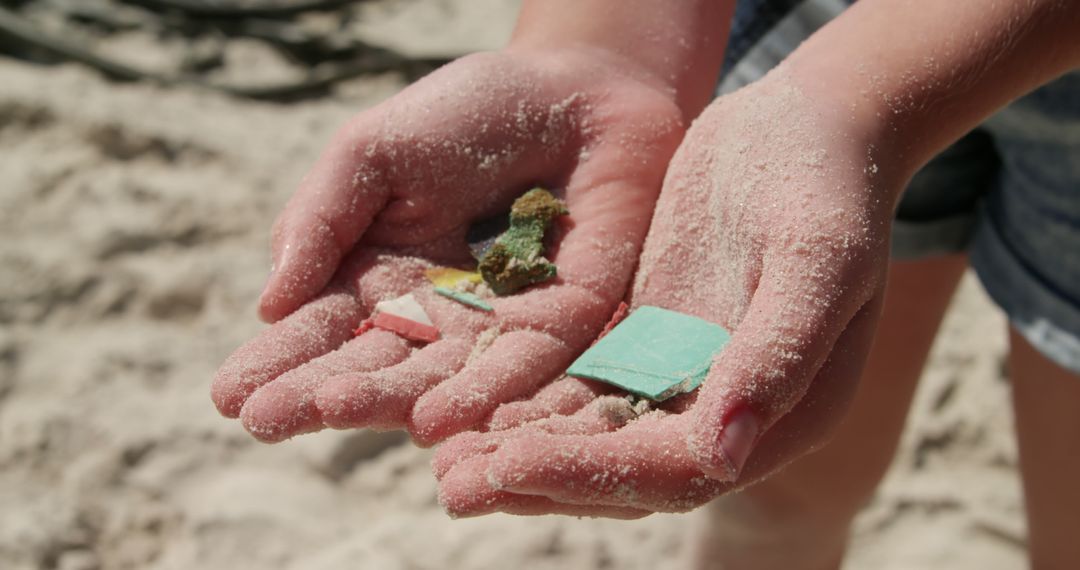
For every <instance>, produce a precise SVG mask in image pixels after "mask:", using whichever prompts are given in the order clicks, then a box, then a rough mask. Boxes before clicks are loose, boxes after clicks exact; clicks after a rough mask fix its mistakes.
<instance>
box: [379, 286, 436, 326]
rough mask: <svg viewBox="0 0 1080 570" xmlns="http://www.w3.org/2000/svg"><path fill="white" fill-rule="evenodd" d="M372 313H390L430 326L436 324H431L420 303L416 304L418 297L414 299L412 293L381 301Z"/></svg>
mask: <svg viewBox="0 0 1080 570" xmlns="http://www.w3.org/2000/svg"><path fill="white" fill-rule="evenodd" d="M372 313H373V314H381V313H389V314H391V315H397V316H399V317H401V318H404V319H409V320H410V321H416V322H418V323H422V324H425V325H428V326H432V325H434V323H432V322H431V319H429V318H428V316H427V312H426V311H424V308H423V307H421V306H420V303H418V302H416V297H413V296H412V293H408V294H406V295H402V296H400V297H398V298H396V299H390V300H389V301H379V302H378V303H375V310H374V311H372Z"/></svg>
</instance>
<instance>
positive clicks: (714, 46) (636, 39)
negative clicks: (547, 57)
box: [508, 0, 735, 122]
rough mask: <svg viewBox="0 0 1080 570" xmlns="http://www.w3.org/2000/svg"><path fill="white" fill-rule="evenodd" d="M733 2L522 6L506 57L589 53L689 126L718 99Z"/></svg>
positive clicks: (542, 2) (539, 0)
mask: <svg viewBox="0 0 1080 570" xmlns="http://www.w3.org/2000/svg"><path fill="white" fill-rule="evenodd" d="M734 7H735V1H734V0H673V1H672V2H665V3H663V6H659V5H658V4H657V3H656V2H654V1H653V0H526V1H525V3H524V4H523V6H522V10H521V14H520V16H519V19H518V23H517V26H516V28H515V30H514V34H513V37H512V39H511V42H510V45H509V46H508V49H509V50H512V51H530V52H547V53H565V52H564V50H565V51H567V52H571V53H586V54H592V55H594V56H596V57H597V58H598V59H599V60H601V61H603V62H605V63H608V64H612V65H615V66H617V67H618V68H621V69H623V70H625V72H626V73H627V74H630V75H632V76H634V77H636V78H638V79H641V80H642V81H645V82H647V83H648V84H650V85H653V86H656V87H657V88H658V89H660V90H662V91H663V92H665V93H668V94H669V96H670V98H671V99H672V100H673V101H674V102H675V103H676V104H677V105H678V106H679V108H680V110H681V111H682V113H683V116H684V119H686V120H687V122H689V120H691V119H693V118H694V117H696V116H697V115H698V113H700V112H701V110H702V109H704V107H705V106H706V105H707V104H708V102H709V101H710V100H711V98H712V96H713V93H714V91H715V86H716V81H717V77H718V76H719V72H720V65H721V63H722V62H723V54H724V47H725V45H726V44H727V37H728V30H729V28H730V24H731V17H732V15H733V13H734Z"/></svg>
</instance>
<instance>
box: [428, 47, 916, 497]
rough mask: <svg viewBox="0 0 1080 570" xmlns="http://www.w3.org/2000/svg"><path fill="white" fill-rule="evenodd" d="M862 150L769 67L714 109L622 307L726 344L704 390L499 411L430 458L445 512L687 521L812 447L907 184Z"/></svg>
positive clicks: (836, 412)
mask: <svg viewBox="0 0 1080 570" xmlns="http://www.w3.org/2000/svg"><path fill="white" fill-rule="evenodd" d="M872 134H873V131H872V130H871V129H869V128H867V129H865V130H864V129H862V128H860V125H859V124H858V122H857V121H854V120H853V119H852V114H851V113H850V110H849V109H846V108H836V107H835V106H833V104H832V103H831V102H830V101H829V99H828V98H826V97H818V96H811V95H809V94H807V92H806V90H804V88H803V87H801V85H800V83H799V82H798V81H796V80H795V79H793V78H792V77H791V76H790V75H788V73H787V72H786V71H785V70H784V69H783V68H780V69H779V70H777V71H775V72H773V74H771V75H769V76H767V77H766V78H765V79H762V80H761V81H759V82H758V83H755V84H753V85H751V86H748V87H747V88H744V89H743V90H741V91H739V92H736V93H734V94H732V95H729V96H727V97H723V98H721V99H718V100H717V101H715V102H714V103H713V104H712V105H711V106H710V107H709V108H708V109H707V110H706V111H705V112H704V113H703V114H702V116H701V117H699V118H698V119H697V120H696V121H695V122H694V124H693V126H692V127H691V128H690V130H689V131H688V133H687V135H686V138H685V140H684V141H683V143H682V144H681V146H680V147H679V150H678V151H677V152H676V154H675V157H674V159H673V161H672V163H671V166H670V168H669V171H668V173H667V178H666V179H665V182H664V188H663V191H662V192H661V196H660V200H659V202H658V204H657V209H656V214H655V217H654V219H653V222H652V226H651V229H650V231H649V235H648V238H647V240H646V244H645V248H644V252H643V254H642V259H641V264H640V268H639V270H638V272H637V275H636V277H635V282H634V287H633V293H632V299H631V306H632V307H637V306H642V305H656V306H660V307H663V308H667V309H671V310H675V311H680V312H683V313H687V314H690V315H694V316H697V317H699V318H702V319H706V320H709V321H712V322H715V323H719V324H720V325H722V326H724V327H726V328H728V329H729V330H730V331H732V339H731V341H730V343H729V344H728V345H727V346H726V347H725V348H724V350H723V351H722V352H720V353H719V354H718V355H717V356H716V357H715V358H714V360H713V363H712V366H711V368H710V371H709V373H708V376H707V378H706V380H705V382H704V384H703V385H702V387H701V388H700V389H699V390H697V391H696V392H692V393H690V394H684V395H681V396H678V397H675V398H673V399H671V400H669V401H666V402H664V403H662V404H659V405H654V406H653V409H652V410H651V411H647V412H645V413H641V414H640V415H638V413H639V412H640V410H637V411H635V410H633V409H632V408H631V406H630V405H629V404H628V402H627V400H626V398H625V397H623V396H620V395H618V394H611V390H610V389H606V388H603V387H601V386H599V385H598V384H595V383H593V382H590V381H586V380H577V379H573V378H564V379H562V380H560V381H558V382H556V383H553V384H550V385H548V386H546V387H545V388H544V389H542V390H541V391H540V392H539V393H538V394H537V395H536V396H535V397H533V398H532V399H530V400H526V401H521V402H516V403H511V404H507V405H505V406H503V407H501V408H500V409H499V410H498V411H496V413H495V414H494V415H493V418H492V420H491V427H492V428H493V429H494V430H495V431H491V432H487V433H465V434H461V435H459V436H457V437H455V438H453V439H451V440H450V441H448V442H446V443H445V444H444V445H443V446H442V447H441V448H440V449H439V451H438V453H437V456H436V459H435V462H434V468H435V473H436V476H437V477H438V478H439V479H440V498H441V500H442V502H443V504H444V506H445V507H446V508H447V510H448V511H449V512H450V513H451V514H452V515H456V516H471V515H478V514H483V513H486V512H492V511H504V512H510V513H518V514H540V513H565V514H574V515H582V514H586V515H595V516H612V517H637V516H644V515H645V514H648V513H650V512H657V511H665V512H671V511H685V510H689V509H692V508H694V507H697V506H699V505H701V504H703V503H705V502H707V501H709V500H711V499H712V498H714V497H715V496H717V495H718V494H721V493H724V492H728V491H731V490H733V489H736V488H739V487H742V486H745V485H747V484H749V483H751V482H753V481H756V480H759V479H761V478H763V477H766V476H767V475H769V474H770V473H773V472H775V471H776V470H778V469H780V468H781V467H783V466H784V465H786V464H787V463H789V462H790V461H792V460H794V459H796V458H798V457H799V456H801V455H803V454H806V453H808V452H810V451H812V450H814V449H816V448H818V447H819V446H821V445H823V444H824V443H825V442H826V441H827V439H828V437H829V435H830V433H831V432H832V431H833V430H834V429H835V427H836V426H837V425H838V423H839V421H840V420H841V419H842V417H843V413H844V411H845V409H846V407H847V405H848V403H849V401H850V400H851V398H852V396H853V393H854V390H855V388H856V385H857V381H858V379H859V375H860V373H861V369H862V366H863V363H864V360H865V356H866V354H867V352H868V351H869V348H870V344H871V340H872V336H873V332H874V329H875V325H876V322H877V319H878V313H879V307H880V304H881V297H882V291H883V285H884V279H885V274H886V268H887V261H888V235H889V228H890V224H891V214H892V205H893V204H892V199H891V196H893V195H894V194H893V190H894V189H895V188H896V187H897V186H899V185H900V184H902V183H903V180H904V178H905V176H904V175H903V174H902V173H891V172H886V170H887V169H886V168H879V167H878V166H877V164H876V159H875V155H876V154H877V150H876V147H875V146H874V138H873V136H872ZM538 418H545V419H538ZM499 430H501V431H499ZM853 460H856V459H853ZM837 469H838V470H841V469H843V466H842V465H838V466H837Z"/></svg>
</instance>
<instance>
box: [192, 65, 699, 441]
mask: <svg viewBox="0 0 1080 570" xmlns="http://www.w3.org/2000/svg"><path fill="white" fill-rule="evenodd" d="M604 57H606V56H603V55H600V54H599V53H594V52H590V51H586V50H578V51H569V50H568V51H563V52H560V53H551V52H544V53H537V52H532V51H528V50H516V51H514V50H508V51H504V52H500V53H491V54H479V55H475V56H471V57H468V58H464V59H462V60H459V61H457V62H455V63H453V64H451V65H448V66H446V67H445V68H444V69H442V70H440V71H438V72H436V73H434V74H432V75H431V76H430V77H428V78H426V79H424V80H422V81H420V82H418V83H417V84H415V85H413V86H412V87H410V88H408V89H406V90H405V91H403V92H402V93H401V94H400V95H398V96H397V97H394V98H393V99H391V100H390V101H388V102H386V103H384V104H382V105H380V106H378V107H376V108H374V109H372V110H370V111H367V112H364V113H362V114H360V115H359V116H357V117H356V119H354V120H353V121H351V122H350V123H349V124H348V125H346V126H345V127H344V128H343V129H342V130H341V131H340V132H339V133H338V134H337V136H336V137H335V138H334V140H333V141H332V142H331V144H330V146H329V147H328V148H327V150H326V151H325V152H324V154H323V156H322V158H321V159H320V160H319V162H318V163H317V164H316V165H315V167H314V169H313V170H312V171H311V173H310V174H309V175H308V176H307V177H306V178H305V179H304V181H303V182H302V183H301V186H300V189H299V190H298V191H297V193H296V194H295V196H293V198H292V199H291V200H290V202H289V204H288V205H287V207H286V208H285V210H284V211H283V212H282V214H281V216H280V217H279V219H278V221H277V223H276V224H275V228H274V233H273V253H274V264H275V271H274V273H273V275H272V276H271V277H270V280H269V283H268V284H267V286H266V290H265V292H264V293H263V296H262V298H261V300H260V312H261V314H262V316H263V317H264V318H265V319H266V320H268V321H277V322H276V323H275V324H274V325H273V326H272V327H270V328H269V329H267V330H265V331H264V332H263V333H262V334H260V335H259V336H258V337H256V338H255V339H253V340H251V341H250V342H248V343H247V344H246V345H244V346H243V347H241V348H240V349H238V350H237V351H236V352H235V353H234V354H233V355H232V356H231V357H229V359H228V360H227V361H226V362H225V363H224V364H223V365H222V367H221V369H220V370H219V371H218V374H217V377H216V378H215V380H214V385H213V399H214V402H215V404H216V405H217V407H218V409H219V410H220V411H221V412H222V413H223V414H224V415H226V416H229V417H237V416H239V417H241V418H242V421H243V423H244V425H245V427H247V428H248V430H249V431H251V433H252V434H254V435H255V436H256V437H258V438H259V439H261V440H264V441H280V440H282V439H286V438H288V437H291V436H293V435H297V434H300V433H305V432H311V431H315V430H319V429H322V428H323V427H324V426H326V425H329V426H331V427H335V428H347V427H365V426H373V427H380V428H397V427H405V426H408V427H409V429H410V431H411V432H412V433H413V435H414V437H415V438H417V440H418V441H420V442H421V443H425V444H430V443H432V442H435V441H438V440H440V439H443V438H445V437H448V436H449V435H452V434H454V433H457V432H458V431H461V430H464V429H468V428H471V427H474V426H476V425H477V424H478V423H479V422H481V421H482V420H484V419H485V418H486V417H487V416H488V415H489V414H490V412H491V411H492V410H494V409H495V408H496V407H497V406H498V405H499V404H501V403H503V402H506V401H510V400H513V399H515V398H518V397H520V396H522V395H525V394H527V393H529V392H530V391H532V390H534V389H535V388H536V387H537V386H539V385H540V384H542V383H543V382H546V381H548V380H550V379H552V378H554V377H555V375H556V374H557V372H558V371H560V370H562V369H563V368H564V367H565V366H566V365H567V364H569V362H570V360H571V359H572V358H573V356H574V355H576V354H577V353H579V352H580V351H581V350H582V349H583V348H584V347H585V346H586V345H587V344H588V342H589V341H590V340H591V338H592V337H593V336H595V334H596V333H597V331H598V330H599V329H600V327H602V326H603V324H604V322H605V321H606V319H607V318H608V315H610V314H611V312H612V310H613V309H614V306H615V304H616V303H618V301H619V299H620V298H621V297H622V296H623V295H624V294H625V292H626V288H627V285H628V283H629V279H630V276H631V273H632V271H633V266H634V264H635V263H636V260H637V257H638V254H639V252H640V247H641V244H642V242H643V241H644V236H645V232H646V229H647V227H648V223H649V218H650V216H651V212H652V208H653V205H654V202H655V198H656V194H657V192H658V190H659V187H660V184H661V181H662V177H663V173H664V169H665V166H666V164H667V162H668V160H669V158H670V156H671V154H672V153H673V152H674V149H675V147H676V145H677V144H678V142H679V140H680V138H681V136H682V134H683V127H682V124H681V123H682V119H681V117H682V114H681V112H680V110H679V108H678V107H677V106H676V105H675V104H674V103H673V102H672V100H671V99H672V97H671V93H669V92H665V91H664V90H663V89H662V88H661V87H659V86H660V85H661V83H660V82H650V81H648V79H647V78H646V79H641V78H635V77H631V76H630V74H628V73H627V71H626V70H628V69H630V67H628V66H627V65H626V63H625V62H620V63H618V64H616V63H612V62H609V61H607V60H606V59H604ZM534 184H540V185H545V186H547V187H549V188H555V189H564V190H565V201H566V202H567V205H568V207H569V210H570V216H569V217H568V218H566V219H563V220H562V223H561V224H559V225H560V227H559V228H558V231H559V232H561V234H562V237H561V241H560V243H559V244H558V249H557V251H556V252H550V253H549V257H552V259H553V261H554V262H555V263H556V264H557V266H558V272H559V274H558V278H557V279H556V280H554V281H552V282H549V283H547V284H544V285H541V286H537V287H534V288H531V289H528V290H526V291H523V292H521V293H519V294H515V295H510V296H507V297H503V298H499V299H496V300H495V301H494V302H493V303H492V304H493V305H494V307H495V311H494V312H493V313H484V312H481V311H477V310H475V309H470V308H468V307H465V306H463V305H459V304H457V303H455V302H453V301H450V300H447V299H444V298H442V297H438V296H435V295H432V293H431V289H432V287H431V285H430V284H428V283H427V281H426V280H425V279H424V277H423V275H422V271H423V269H424V268H425V267H429V266H431V264H432V263H435V264H454V263H460V262H463V261H467V260H468V259H469V257H468V253H467V249H466V244H465V231H466V229H467V228H468V226H469V225H470V223H472V222H474V221H476V220H478V219H483V218H486V217H490V216H492V215H495V214H498V213H503V212H505V211H506V210H507V209H508V208H509V206H510V204H511V202H512V201H513V200H514V198H516V197H517V196H518V195H520V194H521V193H522V192H524V191H525V190H527V189H528V188H530V187H531V186H532V185H534ZM409 292H412V293H413V294H414V296H416V297H417V299H418V300H419V301H420V303H421V304H422V305H424V306H425V308H426V310H427V312H428V314H429V315H430V316H431V318H432V320H433V321H434V322H435V324H436V326H437V327H438V328H439V329H440V331H441V338H440V340H438V341H436V342H433V343H431V344H428V345H426V346H422V347H421V346H416V345H414V344H411V343H408V342H406V341H404V340H402V339H401V338H398V337H396V336H395V335H393V334H390V333H387V332H385V331H379V330H374V331H371V332H368V333H366V334H364V335H362V336H360V337H358V338H355V339H353V338H352V336H353V335H352V331H353V329H355V328H356V327H357V325H358V324H359V323H360V321H361V320H363V318H364V317H366V316H367V315H368V314H369V312H370V311H371V309H372V307H373V305H374V304H375V303H376V302H378V301H380V300H384V299H389V298H393V297H397V296H400V295H403V294H405V293H409ZM496 336H497V338H496ZM485 343H490V346H488V345H487V344H485ZM478 344H482V346H479V347H478ZM485 348H486V350H485Z"/></svg>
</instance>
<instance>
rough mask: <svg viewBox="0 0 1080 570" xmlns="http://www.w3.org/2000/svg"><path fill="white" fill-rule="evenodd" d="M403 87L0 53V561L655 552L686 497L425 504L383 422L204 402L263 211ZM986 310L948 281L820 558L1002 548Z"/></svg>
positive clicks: (993, 318)
mask: <svg viewBox="0 0 1080 570" xmlns="http://www.w3.org/2000/svg"><path fill="white" fill-rule="evenodd" d="M513 4H514V3H513V2H506V1H489V2H476V3H471V2H466V1H464V0H462V1H457V2H450V1H445V2H416V1H398V2H379V3H373V5H372V6H370V7H368V8H367V10H368V12H367V14H368V15H369V18H368V19H367V20H364V21H363V22H361V23H360V24H357V25H358V26H360V28H362V29H361V32H362V33H364V34H366V35H365V37H366V38H367V39H369V40H370V41H371V42H373V43H376V44H378V45H384V46H386V47H390V48H393V49H395V50H398V51H400V52H402V53H405V54H408V55H411V56H415V57H452V56H455V55H460V54H461V53H464V52H467V51H471V50H475V49H483V48H486V47H496V46H498V45H499V44H500V43H501V42H502V41H503V40H504V38H505V37H506V35H507V34H508V30H509V25H510V23H511V21H512V20H511V18H512V14H513ZM125 41H127V42H129V43H128V45H126V47H125V46H124V45H121V44H120V43H117V44H116V45H112V46H111V47H110V49H113V50H118V51H117V53H120V54H123V53H127V52H132V53H136V54H137V53H138V52H139V51H140V46H141V45H143V44H142V43H140V40H139V39H138V38H134V39H128V40H125ZM125 50H126V51H125ZM132 57H135V56H134V55H133V56H132ZM147 57H149V56H147ZM230 57H241V58H243V57H250V58H252V62H254V63H255V64H258V63H260V62H262V61H263V59H260V58H265V54H264V53H263V52H262V51H260V48H258V46H257V45H254V44H252V45H248V46H246V47H245V46H243V45H241V46H239V47H236V48H235V49H234V50H233V51H232V52H230ZM151 59H152V58H151ZM272 65H273V62H271V61H267V66H272ZM267 69H269V67H268V68H267ZM252 70H253V71H252V75H251V76H250V77H248V78H244V77H240V78H241V79H250V80H252V81H258V80H259V75H258V73H259V66H258V65H254V66H253V67H252ZM264 71H265V70H264ZM266 73H269V71H266ZM404 85H405V79H404V78H403V77H402V76H401V75H400V74H396V73H385V74H378V75H371V76H366V77H363V78H360V79H356V80H351V81H348V82H345V83H343V84H341V85H339V86H337V87H336V88H334V89H333V90H332V92H331V93H330V94H329V95H328V96H326V97H321V98H317V99H309V100H305V101H302V102H297V103H291V104H277V103H269V102H255V101H252V100H248V99H242V98H235V97H231V96H228V95H224V94H221V93H218V92H214V91H209V90H204V89H199V88H196V87H174V88H165V87H157V86H153V85H147V84H140V83H116V82H111V81H109V80H107V79H105V78H103V77H102V76H101V75H100V74H98V73H97V72H95V71H93V70H89V69H87V68H85V67H82V66H79V65H75V64H67V65H56V66H42V65H37V64H33V63H28V62H25V61H20V60H17V59H13V58H8V57H3V56H0V180H2V182H0V568H3V569H6V570H24V569H26V570H29V569H60V570H114V569H115V570H120V569H155V570H157V569H174V568H175V569H192V568H200V569H218V568H221V569H241V568H261V569H267V570H269V569H282V570H284V569H290V570H321V569H327V570H329V569H341V568H371V569H376V568H377V569H380V570H384V569H386V570H392V569H402V570H405V569H478V570H479V569H504V568H529V569H547V568H551V569H555V568H560V569H563V568H581V569H592V568H597V569H600V568H620V569H650V570H666V569H676V568H680V567H681V566H680V556H679V553H680V552H681V549H682V542H681V541H682V540H683V537H684V536H685V535H686V533H687V529H688V528H690V525H693V524H695V521H696V518H697V515H695V514H693V513H691V514H688V515H657V516H652V517H649V518H646V519H644V520H641V521H635V522H617V521H606V520H578V519H572V518H565V517H543V518H536V519H523V518H514V517H508V516H502V515H498V516H489V517H484V518H480V519H472V520H450V519H449V518H448V517H447V516H446V515H445V514H444V513H443V511H442V509H441V508H440V507H439V506H438V504H437V503H436V501H435V484H434V480H433V478H432V476H431V474H430V471H429V466H428V461H429V458H430V451H428V450H421V449H418V448H416V447H414V446H412V445H411V444H410V443H409V441H408V439H407V438H406V437H405V436H404V435H402V434H398V433H373V432H369V431H352V432H329V431H328V432H323V433H319V434H315V435H310V436H304V437H300V438H297V439H294V440H292V441H289V442H286V443H283V444H278V445H273V446H268V445H263V444H260V443H257V442H256V441H254V440H253V439H252V438H251V437H250V436H249V435H248V434H247V433H246V432H245V431H244V430H243V429H242V427H241V426H240V424H239V423H238V422H236V421H232V420H226V419H224V418H222V417H220V416H219V415H218V414H217V412H216V410H215V409H214V407H213V405H212V404H211V402H210V399H209V382H210V379H211V378H212V376H213V373H214V370H215V369H216V367H217V366H218V365H219V364H220V363H221V361H222V360H223V359H224V358H225V357H226V356H227V355H228V354H229V353H230V352H231V351H232V350H233V349H234V348H235V347H237V346H238V345H239V344H240V343H242V342H243V341H245V340H246V339H248V338H250V337H251V336H253V335H254V334H255V333H256V332H257V331H259V330H260V328H261V327H263V326H264V325H262V324H261V323H260V322H259V321H258V320H257V319H256V317H255V311H254V303H255V299H256V296H257V295H258V292H259V290H260V287H261V286H262V284H263V281H264V279H265V277H266V274H267V271H268V269H269V266H270V262H269V253H268V246H267V243H268V234H269V228H270V224H271V222H272V220H273V218H274V216H275V215H276V213H277V211H278V210H279V209H280V207H281V206H282V205H283V204H284V202H285V200H286V199H287V197H288V196H289V195H290V194H291V192H292V190H293V188H294V186H295V184H296V182H297V181H298V180H299V179H300V178H301V177H302V176H303V174H304V172H305V171H306V169H307V168H308V166H309V165H310V164H311V163H312V162H313V160H314V159H315V157H316V156H317V154H318V152H319V151H320V149H321V147H322V146H323V144H324V143H325V142H326V141H327V140H328V139H329V137H330V135H331V133H332V132H333V131H334V130H335V129H336V128H337V127H338V126H339V125H340V124H342V123H343V122H344V121H345V120H346V119H347V118H348V117H349V116H351V115H352V114H354V113H356V112H357V111H359V110H362V109H364V108H367V107H369V106H371V105H374V104H376V103H378V102H379V101H382V100H384V99H385V98H387V97H390V96H392V95H393V94H394V93H395V92H396V91H398V90H399V89H401V88H402V87H403V86H404ZM1004 326H1005V325H1004V319H1003V318H1002V317H1001V315H1000V314H999V312H998V311H997V309H996V308H994V307H993V306H992V305H991V304H990V303H989V301H988V300H987V299H986V297H985V295H984V293H983V292H982V290H981V288H980V286H979V284H978V283H977V281H976V280H975V279H974V278H973V277H972V276H970V275H969V276H968V277H967V278H965V281H964V284H963V286H962V288H961V290H960V292H959V294H958V296H957V298H956V299H955V301H954V304H953V307H952V309H951V312H950V314H949V316H948V318H947V321H946V322H945V325H944V327H943V330H942V334H941V335H940V337H939V338H938V342H937V344H936V346H935V348H934V352H933V355H932V358H931V360H930V364H929V369H928V371H927V372H926V374H925V377H924V378H923V382H922V385H921V388H920V391H919V393H918V396H917V398H916V403H915V407H914V409H913V411H912V414H911V417H910V421H909V425H908V429H907V431H906V433H905V435H904V439H903V442H902V446H901V450H900V453H899V455H898V457H897V458H896V462H895V464H894V466H893V469H892V471H891V472H890V474H889V476H888V478H887V480H886V482H885V484H884V485H883V487H882V488H881V489H880V491H879V493H878V495H877V496H876V497H875V499H874V500H873V501H872V503H871V504H869V505H868V506H867V509H866V511H865V512H864V513H863V515H862V516H861V517H860V519H859V521H858V524H857V528H856V532H855V536H854V542H853V544H854V549H853V551H852V552H851V554H850V557H849V559H848V562H847V566H846V567H847V568H849V569H857V570H861V569H875V570H904V569H915V568H919V569H938V568H940V569H951V570H975V569H979V570H984V569H999V568H1000V569H1013V568H1022V567H1024V566H1025V559H1024V548H1025V538H1024V536H1025V534H1024V526H1023V516H1022V515H1023V511H1022V504H1021V498H1020V486H1019V482H1018V477H1017V474H1016V451H1015V445H1014V442H1013V434H1012V418H1011V412H1010V408H1009V401H1008V396H1009V384H1008V381H1007V379H1006V378H1005V377H1004V374H1003V359H1004V354H1005V349H1006V346H1005V343H1006V341H1005V329H1004Z"/></svg>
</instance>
